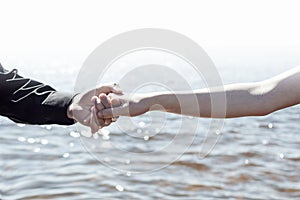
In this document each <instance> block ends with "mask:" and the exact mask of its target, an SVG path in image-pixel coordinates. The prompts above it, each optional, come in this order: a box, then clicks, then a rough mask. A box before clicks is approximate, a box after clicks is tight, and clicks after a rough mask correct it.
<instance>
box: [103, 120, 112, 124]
mask: <svg viewBox="0 0 300 200" xmlns="http://www.w3.org/2000/svg"><path fill="white" fill-rule="evenodd" d="M111 122H112V120H111V119H105V120H104V125H105V126H108V125H110V124H111Z"/></svg>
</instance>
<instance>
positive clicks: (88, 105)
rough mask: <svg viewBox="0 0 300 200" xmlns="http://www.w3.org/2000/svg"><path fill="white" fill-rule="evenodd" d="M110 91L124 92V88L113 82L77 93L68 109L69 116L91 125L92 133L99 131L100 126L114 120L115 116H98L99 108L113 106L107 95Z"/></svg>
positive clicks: (115, 92)
mask: <svg viewBox="0 0 300 200" xmlns="http://www.w3.org/2000/svg"><path fill="white" fill-rule="evenodd" d="M110 93H114V94H122V90H120V89H119V88H118V87H117V85H116V84H113V85H104V86H101V87H98V88H96V89H91V90H88V91H86V92H82V93H80V94H78V95H76V96H75V97H74V98H73V101H72V103H71V104H70V106H69V107H68V109H67V116H68V117H69V118H70V119H74V120H76V121H77V122H79V123H81V124H83V125H85V126H89V127H90V128H91V131H92V133H95V132H97V131H98V130H99V129H100V128H102V127H104V126H108V125H109V124H110V123H112V122H113V121H114V120H113V117H111V118H105V119H103V118H97V112H98V110H102V109H104V108H110V107H111V103H110V102H108V99H107V96H106V95H108V94H110ZM99 97H100V98H99ZM103 97H104V98H103Z"/></svg>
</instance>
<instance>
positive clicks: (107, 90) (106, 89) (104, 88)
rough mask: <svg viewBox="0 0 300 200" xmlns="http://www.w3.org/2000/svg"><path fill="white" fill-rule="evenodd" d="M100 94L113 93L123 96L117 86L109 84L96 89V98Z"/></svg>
mask: <svg viewBox="0 0 300 200" xmlns="http://www.w3.org/2000/svg"><path fill="white" fill-rule="evenodd" d="M101 93H105V94H109V93H115V94H123V91H122V90H121V88H120V87H119V85H118V84H116V83H114V84H110V85H103V86H100V87H98V88H97V89H96V94H95V95H96V96H99V95H100V94H101Z"/></svg>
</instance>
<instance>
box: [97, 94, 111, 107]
mask: <svg viewBox="0 0 300 200" xmlns="http://www.w3.org/2000/svg"><path fill="white" fill-rule="evenodd" d="M99 98H100V101H101V103H102V104H103V106H104V107H105V108H110V107H111V103H110V99H109V98H108V96H107V95H105V94H100V95H99Z"/></svg>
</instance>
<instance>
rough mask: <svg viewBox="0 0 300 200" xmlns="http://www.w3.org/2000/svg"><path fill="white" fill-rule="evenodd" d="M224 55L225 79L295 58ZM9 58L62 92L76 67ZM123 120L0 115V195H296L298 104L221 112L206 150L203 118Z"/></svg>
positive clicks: (254, 74)
mask: <svg viewBox="0 0 300 200" xmlns="http://www.w3.org/2000/svg"><path fill="white" fill-rule="evenodd" d="M223 61H225V60H220V61H218V63H216V65H217V66H218V70H219V72H220V76H221V78H222V80H223V82H224V83H225V84H226V83H234V82H239V81H242V82H246V81H257V80H262V79H264V78H268V77H271V76H273V75H276V74H278V73H280V72H283V71H285V70H287V69H290V68H292V67H293V65H289V63H278V65H277V66H274V67H271V66H270V65H269V63H263V64H260V63H259V61H257V62H256V64H255V67H253V66H251V65H250V64H244V65H240V66H238V65H229V64H230V62H229V61H228V62H223ZM232 62H233V63H234V61H232ZM222 63H227V65H222ZM7 64H11V65H9V66H6V65H5V66H6V67H7V68H10V69H11V68H13V67H17V68H18V69H19V70H20V73H21V74H22V75H25V76H29V77H32V78H35V79H38V80H41V81H43V82H46V83H49V84H51V85H52V86H54V87H55V88H57V89H59V90H64V91H73V88H74V84H75V82H76V77H77V75H78V72H79V68H80V64H74V65H73V64H69V63H68V61H60V60H58V61H55V62H53V61H52V62H48V63H47V64H44V65H40V66H38V65H37V64H34V63H26V62H25V63H21V64H20V63H17V62H14V61H11V63H9V62H7ZM120 73H122V72H120ZM150 75H151V74H150ZM150 75H149V74H145V77H146V76H150ZM111 78H113V75H111ZM138 78H139V79H142V78H143V77H138ZM112 81H114V80H112ZM195 81H196V80H195ZM121 86H122V85H121ZM195 88H197V85H196V86H195ZM245 106H247V105H245ZM161 119H163V120H164V122H165V123H166V125H165V126H161V123H162V121H161ZM126 120H128V119H125V118H120V119H119V122H118V123H119V124H120V126H121V128H123V129H126V130H125V131H123V132H122V131H120V130H119V129H118V126H117V124H115V125H113V126H112V127H109V128H106V129H104V130H103V131H102V132H100V133H99V134H98V135H97V136H96V137H91V138H88V137H85V136H84V135H80V134H79V133H78V131H80V130H81V129H82V127H79V126H76V125H73V126H69V127H66V126H58V125H46V126H33V125H24V124H15V123H13V122H11V121H9V120H8V119H6V118H1V121H0V123H1V124H0V126H1V128H0V174H1V176H0V199H3V200H9V199H56V200H58V199H62V200H74V199H171V200H173V199H184V200H188V199H195V200H197V199H280V200H282V199H300V107H299V106H294V107H291V108H288V109H285V110H281V111H278V112H275V113H273V114H270V115H268V116H264V117H246V118H239V119H228V120H225V121H224V126H223V128H222V129H220V130H219V132H217V134H216V135H217V136H216V135H214V136H212V140H209V142H211V144H210V145H208V146H209V147H207V148H208V149H210V148H212V147H213V148H212V151H209V153H208V155H206V156H205V157H203V156H202V157H201V156H199V155H200V154H201V147H202V145H203V143H205V142H207V141H206V140H205V139H206V138H207V137H208V136H207V132H208V129H209V126H208V124H209V123H210V120H209V119H195V118H190V117H181V116H179V115H171V114H170V115H164V114H163V115H162V114H161V113H154V114H153V115H152V116H151V115H145V116H141V117H137V118H134V119H133V122H132V124H133V125H130V126H128V121H126ZM183 120H184V121H183ZM181 122H184V123H181ZM149 124H150V125H149ZM126 125H127V126H126ZM195 125H198V126H199V127H198V129H197V130H196V131H195V130H194V127H195ZM120 126H119V127H120ZM153 127H154V128H153ZM159 127H160V128H159ZM161 127H162V128H161ZM179 129H180V131H178V130H179ZM176 135H179V137H178V138H175V136H176ZM191 139H192V140H191ZM214 143H216V145H215V146H213V144H214ZM171 144H175V146H173V147H172V148H170V149H168V150H166V151H164V150H165V149H166V148H167V146H169V145H171Z"/></svg>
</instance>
